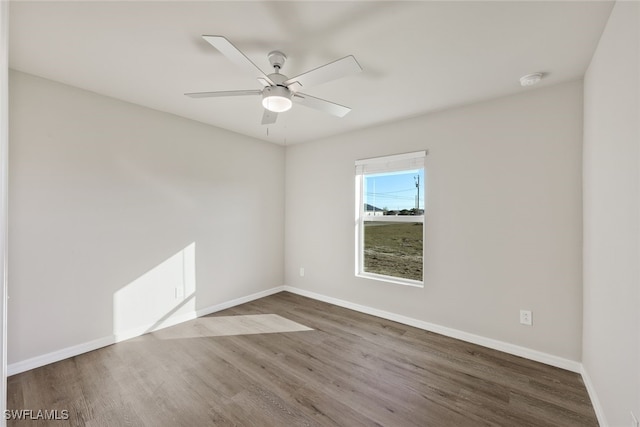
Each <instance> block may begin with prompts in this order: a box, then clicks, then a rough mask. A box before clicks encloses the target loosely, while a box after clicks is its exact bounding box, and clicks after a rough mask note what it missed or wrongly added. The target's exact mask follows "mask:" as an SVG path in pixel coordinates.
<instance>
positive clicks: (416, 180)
mask: <svg viewBox="0 0 640 427" xmlns="http://www.w3.org/2000/svg"><path fill="white" fill-rule="evenodd" d="M413 180H414V181H415V182H416V215H419V214H420V175H416V176H414V177H413Z"/></svg>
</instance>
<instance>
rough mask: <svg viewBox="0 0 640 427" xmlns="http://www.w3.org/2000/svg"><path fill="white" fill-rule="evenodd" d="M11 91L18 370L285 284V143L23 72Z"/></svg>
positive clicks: (13, 358) (12, 305)
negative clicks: (36, 359)
mask: <svg viewBox="0 0 640 427" xmlns="http://www.w3.org/2000/svg"><path fill="white" fill-rule="evenodd" d="M10 90H11V97H10V109H11V117H10V126H11V141H10V164H11V171H10V199H9V219H10V221H9V250H10V254H11V257H10V264H9V267H10V269H9V271H10V275H9V295H10V300H9V319H8V322H9V323H8V324H9V343H8V344H9V347H8V348H9V363H10V364H11V363H17V362H21V361H24V360H26V359H30V358H33V357H38V356H41V355H43V354H48V353H52V352H56V351H59V350H60V349H64V348H68V347H72V346H77V345H81V344H83V343H86V342H91V341H93V340H99V339H101V338H103V337H109V336H112V335H113V334H114V333H116V334H122V335H126V334H127V332H128V331H129V332H130V331H132V330H133V331H136V330H138V331H144V330H145V328H148V327H150V326H154V325H157V324H159V323H162V322H163V321H164V322H166V321H167V319H169V318H172V317H176V316H184V315H185V314H188V313H192V314H193V313H194V311H195V310H198V309H202V308H206V307H209V306H212V305H215V304H220V303H222V302H226V301H229V300H232V299H234V298H239V297H244V296H247V295H249V294H252V293H256V292H260V291H263V290H265V289H270V288H273V287H276V286H281V285H282V284H283V265H284V261H283V253H284V252H283V251H284V249H283V237H282V236H283V233H284V219H283V218H284V215H283V213H284V149H283V148H282V147H280V146H277V145H274V144H270V143H267V142H262V141H258V140H253V139H251V138H248V137H244V136H240V135H237V134H234V133H231V132H227V131H223V130H220V129H216V128H213V127H211V126H207V125H203V124H200V123H197V122H193V121H189V120H186V119H182V118H179V117H176V116H172V115H168V114H165V113H160V112H157V111H153V110H149V109H146V108H143V107H139V106H135V105H132V104H127V103H124V102H121V101H118V100H114V99H111V98H106V97H103V96H100V95H97V94H94V93H90V92H86V91H83V90H80V89H77V88H72V87H69V86H65V85H62V84H58V83H55V82H52V81H48V80H44V79H41V78H37V77H34V76H31V75H27V74H23V73H19V72H12V73H11V74H10ZM176 288H177V289H178V291H176ZM176 292H180V293H182V295H180V294H178V297H176V295H177V294H176Z"/></svg>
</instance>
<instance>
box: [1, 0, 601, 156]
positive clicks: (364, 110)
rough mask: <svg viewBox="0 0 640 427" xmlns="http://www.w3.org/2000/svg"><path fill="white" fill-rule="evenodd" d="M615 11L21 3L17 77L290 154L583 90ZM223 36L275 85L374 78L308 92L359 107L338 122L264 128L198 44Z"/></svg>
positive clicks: (291, 121)
mask: <svg viewBox="0 0 640 427" xmlns="http://www.w3.org/2000/svg"><path fill="white" fill-rule="evenodd" d="M612 5H613V4H612V3H611V2H597V1H587V2H577V1H562V2H552V1H532V2H521V1H513V2H507V1H498V2H484V1H471V2H429V1H424V2H420V1H409V2H400V1H388V2H385V1H356V2H347V1H320V2H313V1H295V2H283V1H275V2H274V1H263V2H244V1H236V2H217V1H199V2H184V1H180V2H167V1H163V2H147V1H143V2H126V1H125V2H95V1H93V2H86V1H73V2H55V1H46V2H30V1H13V2H11V4H10V50H9V60H10V66H11V68H14V69H16V70H19V71H23V72H27V73H31V74H35V75H38V76H41V77H45V78H48V79H51V80H55V81H58V82H62V83H66V84H69V85H73V86H77V87H80V88H83V89H87V90H90V91H93V92H96V93H99V94H103V95H107V96H111V97H114V98H118V99H121V100H125V101H128V102H132V103H135V104H139V105H143V106H146V107H149V108H153V109H156V110H160V111H165V112H169V113H172V114H176V115H178V116H182V117H186V118H189V119H193V120H197V121H200V122H204V123H208V124H211V125H214V126H217V127H221V128H224V129H229V130H231V131H234V132H238V133H241V134H245V135H249V136H252V137H255V138H260V139H263V140H266V141H271V142H275V143H280V144H282V143H286V144H293V143H299V142H305V141H310V140H315V139H318V138H322V137H326V136H330V135H335V134H339V133H344V132H348V131H351V130H354V129H359V128H364V127H368V126H372V125H376V124H379V123H384V122H390V121H394V120H398V119H401V118H405V117H411V116H416V115H420V114H425V113H429V112H432V111H437V110H442V109H445V108H449V107H452V106H457V105H462V104H468V103H473V102H477V101H480V100H484V99H489V98H495V97H499V96H504V95H508V94H513V93H518V92H521V91H524V90H534V89H532V88H526V89H525V88H522V87H520V85H519V83H518V79H519V77H521V76H522V75H524V74H528V73H532V72H539V71H540V72H544V73H545V79H543V81H542V83H541V84H539V85H538V86H536V88H538V87H543V86H548V85H553V84H557V83H560V82H564V81H569V80H574V79H578V78H581V77H582V76H583V75H584V72H585V70H586V67H587V65H588V63H589V61H590V59H591V55H592V54H593V52H594V50H595V47H596V44H597V43H598V40H599V38H600V35H601V33H602V30H603V28H604V25H605V23H606V20H607V18H608V16H609V13H610V11H611V8H612ZM202 34H211V35H224V36H225V37H227V38H228V39H229V40H230V41H231V42H232V43H234V44H235V45H236V46H237V47H238V48H239V49H241V50H242V51H243V52H244V53H245V54H246V55H247V56H248V57H249V58H250V59H251V60H252V61H253V62H254V63H255V64H257V65H258V66H259V67H260V68H261V69H262V70H263V71H265V72H266V73H267V74H269V73H271V72H272V69H271V67H270V65H269V62H268V59H267V53H268V52H270V51H272V50H276V49H278V50H281V51H283V52H284V53H286V54H287V56H288V57H289V59H288V60H287V62H286V64H285V66H284V68H283V70H282V72H283V73H284V74H286V75H288V76H289V77H292V76H295V75H297V74H300V73H302V72H304V71H307V70H309V69H312V68H315V67H317V66H320V65H323V64H325V63H327V62H330V61H332V60H335V59H338V58H341V57H343V56H345V55H349V54H352V55H354V56H355V57H356V58H357V60H358V62H359V63H360V65H361V66H362V67H363V69H364V71H363V72H362V73H359V74H355V75H352V76H348V77H345V78H342V79H339V80H335V81H332V82H328V83H325V84H323V85H320V86H317V87H312V88H306V89H305V93H308V94H309V95H313V96H316V97H320V98H324V99H327V100H330V101H333V102H336V103H339V104H343V105H347V106H349V107H351V108H353V111H351V113H349V114H348V115H347V116H346V117H344V118H342V119H340V118H336V117H333V116H329V115H327V114H324V113H321V112H318V111H316V110H312V109H309V108H306V107H304V106H302V105H294V108H293V109H292V110H291V111H289V112H287V113H282V114H280V115H279V117H278V122H277V123H276V124H275V125H269V126H263V125H261V124H260V121H261V118H262V107H261V104H260V98H259V97H234V98H208V99H192V98H188V97H186V96H184V95H183V94H184V93H186V92H201V91H221V90H237V89H261V87H262V86H261V85H260V84H259V83H258V82H257V81H256V80H255V79H254V78H253V77H252V76H251V75H250V74H246V73H245V72H244V71H243V70H242V69H239V68H237V67H236V66H235V65H234V64H233V63H231V62H230V61H229V60H227V59H226V58H225V57H224V56H222V55H221V54H220V53H219V52H218V51H217V50H216V49H215V48H213V47H212V46H211V45H209V44H208V43H207V42H206V41H204V40H203V39H202V38H201V35H202Z"/></svg>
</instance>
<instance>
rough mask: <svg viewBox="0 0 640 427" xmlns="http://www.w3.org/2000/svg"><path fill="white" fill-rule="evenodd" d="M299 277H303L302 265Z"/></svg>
mask: <svg viewBox="0 0 640 427" xmlns="http://www.w3.org/2000/svg"><path fill="white" fill-rule="evenodd" d="M300 277H304V267H300Z"/></svg>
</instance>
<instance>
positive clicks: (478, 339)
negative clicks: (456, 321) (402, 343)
mask: <svg viewBox="0 0 640 427" xmlns="http://www.w3.org/2000/svg"><path fill="white" fill-rule="evenodd" d="M284 290H285V291H287V292H291V293H294V294H298V295H301V296H305V297H308V298H312V299H315V300H318V301H323V302H327V303H330V304H334V305H337V306H340V307H344V308H348V309H350V310H355V311H359V312H361V313H365V314H371V315H373V316H377V317H381V318H383V319H387V320H392V321H394V322H398V323H402V324H404V325H409V326H413V327H416V328H419V329H424V330H425V331H429V332H435V333H437V334H441V335H445V336H448V337H451V338H456V339H459V340H462V341H466V342H470V343H472V344H478V345H481V346H483V347H488V348H491V349H494V350H499V351H503V352H505V353H509V354H513V355H515V356H519V357H524V358H525V359H530V360H534V361H536V362H541V363H544V364H547V365H550V366H555V367H557V368H562V369H566V370H568V371H571V372H575V373H578V374H579V373H582V364H581V363H580V362H576V361H574V360H569V359H565V358H562V357H558V356H554V355H552V354H548V353H544V352H541V351H537V350H532V349H530V348H526V347H521V346H518V345H514V344H510V343H507V342H504V341H499V340H494V339H492V338H487V337H483V336H481V335H475V334H470V333H468V332H464V331H460V330H458V329H453V328H448V327H446V326H441V325H437V324H435V323H430V322H425V321H423V320H418V319H414V318H411V317H407V316H402V315H400V314H396V313H390V312H388V311H384V310H379V309H376V308H372V307H367V306H364V305H360V304H355V303H352V302H349V301H345V300H341V299H337V298H333V297H329V296H326V295H322V294H317V293H315V292H311V291H307V290H304V289H299V288H296V287H293V286H284Z"/></svg>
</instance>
